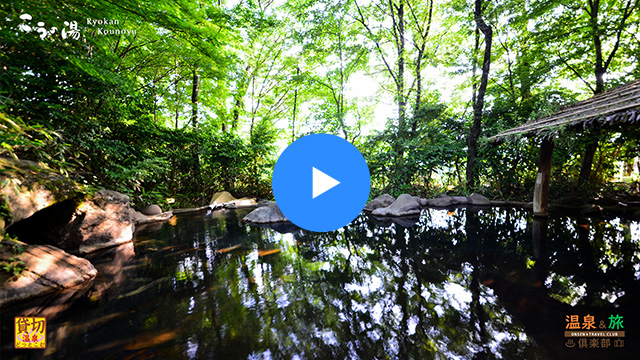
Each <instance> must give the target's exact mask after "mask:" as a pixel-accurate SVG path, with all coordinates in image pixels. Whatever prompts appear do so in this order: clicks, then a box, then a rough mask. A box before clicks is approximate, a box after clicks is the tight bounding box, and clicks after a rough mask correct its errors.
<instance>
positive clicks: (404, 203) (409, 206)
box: [372, 194, 421, 216]
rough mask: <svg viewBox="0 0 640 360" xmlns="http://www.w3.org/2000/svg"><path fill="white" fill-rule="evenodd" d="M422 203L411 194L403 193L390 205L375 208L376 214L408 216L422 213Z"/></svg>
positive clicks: (374, 213) (374, 212)
mask: <svg viewBox="0 0 640 360" xmlns="http://www.w3.org/2000/svg"><path fill="white" fill-rule="evenodd" d="M420 211H421V208H420V204H419V203H418V201H416V199H415V198H414V197H413V196H411V195H409V194H402V195H400V196H398V198H397V199H396V200H395V201H394V202H393V203H392V204H391V205H389V206H387V207H383V208H379V209H376V210H373V212H372V214H373V215H376V216H408V215H416V214H420Z"/></svg>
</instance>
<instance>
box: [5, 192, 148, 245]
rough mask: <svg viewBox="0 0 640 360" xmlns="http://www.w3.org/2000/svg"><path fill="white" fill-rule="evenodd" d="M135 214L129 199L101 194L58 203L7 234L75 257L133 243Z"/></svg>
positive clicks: (110, 193)
mask: <svg viewBox="0 0 640 360" xmlns="http://www.w3.org/2000/svg"><path fill="white" fill-rule="evenodd" d="M134 228H135V217H134V210H133V208H131V206H130V204H129V197H128V196H127V195H124V194H121V193H119V192H116V191H110V190H100V191H98V192H97V193H96V194H95V195H93V196H91V197H89V198H81V197H76V198H74V199H70V200H65V201H63V202H60V203H56V204H54V205H52V206H50V207H47V208H45V209H42V210H40V211H38V212H36V213H35V214H33V215H32V216H30V217H28V218H26V219H23V220H22V221H19V222H17V223H15V224H13V225H12V226H11V227H9V228H7V231H8V232H9V233H11V234H14V235H16V236H18V238H20V239H22V240H23V241H24V242H27V243H29V244H34V245H36V244H49V245H54V246H56V247H60V248H62V249H63V250H65V251H67V252H70V253H73V254H80V255H84V254H88V253H91V252H94V251H97V250H101V249H105V248H109V247H113V246H117V245H120V244H124V243H127V242H130V241H132V239H133V230H134Z"/></svg>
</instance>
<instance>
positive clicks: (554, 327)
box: [1, 208, 640, 359]
mask: <svg viewBox="0 0 640 360" xmlns="http://www.w3.org/2000/svg"><path fill="white" fill-rule="evenodd" d="M244 214H246V212H245V211H238V212H236V211H227V210H225V211H216V212H211V213H208V214H204V215H191V216H187V215H185V216H179V217H175V218H174V219H172V220H171V221H170V222H166V223H163V224H152V225H149V226H145V227H140V228H139V229H138V230H137V231H136V234H135V240H134V243H133V244H127V245H124V246H120V247H118V248H114V249H110V250H108V251H105V252H103V253H101V254H98V255H95V256H93V257H92V258H91V261H92V262H93V263H94V265H95V266H96V268H97V269H98V270H99V272H100V274H99V276H98V277H97V278H96V279H95V280H94V281H93V282H92V283H91V284H87V285H85V286H84V287H81V288H80V289H73V291H67V292H64V293H60V294H56V295H54V296H49V297H46V298H41V299H37V300H35V301H31V302H29V303H27V304H21V305H18V306H12V307H9V308H6V309H3V311H2V329H1V331H2V359H13V358H40V357H43V356H46V357H49V358H52V359H100V358H106V359H122V358H126V359H147V358H161V359H189V358H197V359H311V358H313V359H405V358H411V359H568V358H581V359H588V358H619V359H620V358H634V357H633V352H634V351H638V349H637V348H636V346H637V345H636V344H635V342H637V341H635V342H634V339H636V340H637V339H639V337H638V336H637V332H638V331H639V330H640V322H638V319H640V316H638V313H639V310H638V309H637V304H638V303H639V302H638V301H639V300H640V297H639V294H640V287H639V285H640V252H639V251H638V250H639V244H640V224H639V223H638V222H632V221H628V220H623V219H618V218H614V219H596V218H572V217H562V216H555V217H551V218H549V219H548V220H534V219H532V217H531V215H530V213H529V212H526V211H523V210H516V209H501V208H491V209H485V210H479V211H478V210H475V211H474V210H468V209H456V210H453V211H448V210H434V209H430V210H425V211H423V213H422V216H421V217H419V218H415V219H403V220H401V221H399V222H394V221H390V220H383V221H381V220H376V219H372V218H370V217H368V216H366V215H361V216H360V217H358V218H357V219H356V220H354V222H353V223H352V224H351V225H349V226H347V227H345V228H343V229H340V230H338V231H335V232H330V233H313V232H306V231H300V230H296V229H295V227H293V226H289V227H283V228H279V229H278V230H279V231H282V232H284V233H281V232H278V231H276V230H273V229H269V228H258V227H251V226H248V225H246V224H243V223H241V222H240V220H239V219H241V218H242V216H244ZM287 231H290V232H287ZM28 314H29V315H34V314H40V315H43V316H46V317H47V319H48V331H47V335H48V348H47V349H46V350H42V351H36V350H14V349H13V343H12V340H11V337H10V336H11V335H10V333H11V332H12V331H13V325H12V319H13V316H19V315H28ZM614 314H616V315H620V316H622V317H623V318H624V329H623V330H625V331H626V335H625V338H624V339H625V340H626V342H625V343H624V346H622V347H614V346H613V343H611V344H610V346H609V347H606V348H603V347H604V345H605V343H604V342H603V343H599V345H603V347H601V346H598V347H589V346H587V348H582V349H581V348H578V346H577V343H578V339H577V338H576V346H575V347H573V348H571V347H568V346H567V341H568V338H565V337H564V332H565V330H566V327H567V325H568V322H567V319H568V318H567V317H568V316H571V315H579V317H580V320H581V321H582V319H583V317H584V316H586V315H589V316H594V317H595V319H596V325H600V320H606V323H607V324H606V325H607V326H608V323H609V320H607V319H608V317H609V316H611V315H614ZM636 324H638V325H636ZM612 341H613V338H612Z"/></svg>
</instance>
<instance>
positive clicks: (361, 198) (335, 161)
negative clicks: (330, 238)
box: [271, 134, 371, 232]
mask: <svg viewBox="0 0 640 360" xmlns="http://www.w3.org/2000/svg"><path fill="white" fill-rule="evenodd" d="M271 185H272V188H273V196H274V197H275V199H276V203H277V204H278V207H279V208H280V210H281V211H282V213H283V214H284V216H286V217H287V218H288V219H289V220H291V222H293V223H294V224H296V225H297V226H299V227H301V228H303V229H307V230H311V231H318V232H321V231H332V230H336V229H339V228H341V227H343V226H345V225H347V224H349V223H350V222H351V221H353V219H355V218H356V216H358V214H360V212H361V211H362V208H363V207H364V205H365V204H366V202H367V199H368V198H369V188H370V186H371V180H370V177H369V167H368V166H367V162H366V161H365V160H364V158H363V157H362V154H360V152H359V151H358V149H356V147H355V146H353V145H352V144H351V143H349V142H348V141H346V140H344V139H343V138H341V137H338V136H335V135H329V134H315V135H309V136H305V137H303V138H300V139H298V140H297V141H295V142H294V143H293V144H291V145H289V146H288V147H287V148H286V149H285V150H284V151H283V152H282V154H281V155H280V157H279V158H278V161H277V162H276V166H275V167H274V169H273V179H272V183H271Z"/></svg>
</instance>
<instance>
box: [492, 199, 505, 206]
mask: <svg viewBox="0 0 640 360" xmlns="http://www.w3.org/2000/svg"><path fill="white" fill-rule="evenodd" d="M491 206H509V202H508V201H504V200H491Z"/></svg>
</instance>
